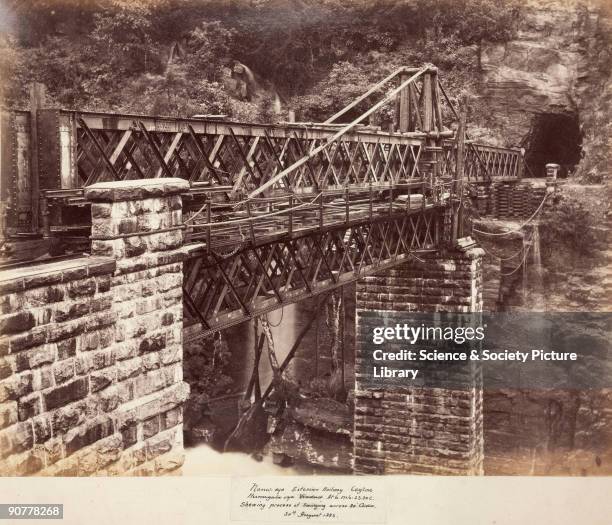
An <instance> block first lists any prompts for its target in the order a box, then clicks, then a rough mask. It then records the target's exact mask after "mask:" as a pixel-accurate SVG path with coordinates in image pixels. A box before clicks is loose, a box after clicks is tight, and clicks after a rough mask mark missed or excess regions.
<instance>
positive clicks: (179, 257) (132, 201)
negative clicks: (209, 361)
mask: <svg viewBox="0 0 612 525" xmlns="http://www.w3.org/2000/svg"><path fill="white" fill-rule="evenodd" d="M187 189H188V183H187V182H185V181H184V180H182V179H148V180H139V181H122V182H112V183H99V184H95V185H93V186H90V187H89V188H87V189H86V190H85V197H86V198H87V199H88V200H89V201H91V202H92V206H91V213H92V255H98V256H104V257H112V258H114V259H115V260H116V269H115V272H114V275H113V276H112V278H111V295H112V310H113V313H114V315H115V346H114V359H115V363H116V364H115V370H114V374H116V375H115V376H112V379H113V381H116V383H117V384H116V387H117V389H118V390H117V393H118V395H119V396H125V397H121V401H122V403H121V404H120V405H119V406H118V408H117V409H116V410H115V412H114V414H113V419H114V425H115V429H116V431H117V432H119V433H121V435H122V438H123V448H124V450H123V452H122V455H121V461H120V462H119V463H118V464H117V465H115V466H114V467H115V468H116V469H117V471H118V473H119V474H124V473H126V474H135V475H151V474H161V473H164V472H169V471H172V470H175V469H176V468H178V467H180V466H181V465H182V463H183V460H184V454H183V430H182V404H183V402H184V401H185V400H186V398H187V396H188V394H189V385H188V384H187V383H185V382H184V381H183V340H182V337H183V289H182V286H183V263H182V261H183V252H182V245H183V230H182V201H181V196H180V193H181V192H184V191H185V190H187Z"/></svg>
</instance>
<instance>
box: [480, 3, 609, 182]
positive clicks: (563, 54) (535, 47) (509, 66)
mask: <svg viewBox="0 0 612 525" xmlns="http://www.w3.org/2000/svg"><path fill="white" fill-rule="evenodd" d="M522 15H523V16H522V19H521V22H520V24H519V27H518V30H517V35H516V38H515V39H514V40H511V41H509V42H506V43H501V44H490V45H484V46H483V48H482V51H481V68H482V88H483V97H484V101H485V104H486V105H487V107H488V108H489V109H490V114H491V115H494V118H495V121H494V122H490V123H489V124H490V126H491V127H493V128H497V129H499V130H500V131H501V132H502V134H503V136H505V137H506V140H507V143H508V144H509V145H519V144H521V143H522V142H523V139H524V138H525V136H526V134H527V133H528V132H529V130H530V128H531V126H532V123H533V122H534V120H533V118H534V116H535V115H538V114H542V113H553V114H559V113H565V114H572V115H577V116H578V120H579V124H580V128H581V132H582V135H583V144H582V149H583V158H582V160H581V162H580V172H581V174H584V173H586V172H590V171H593V170H594V171H595V172H597V173H599V174H602V173H603V172H605V171H606V169H607V161H608V160H609V159H608V158H607V151H606V149H607V150H609V149H610V148H609V143H607V141H608V140H609V139H608V138H607V137H609V136H610V133H609V131H610V128H609V126H610V124H609V122H610V120H611V119H610V111H611V110H610V101H611V100H612V83H611V81H610V72H611V70H612V51H611V47H610V41H609V35H610V33H611V28H612V23H611V19H612V17H611V16H610V9H606V8H605V4H604V3H601V2H600V3H594V2H591V3H589V4H586V3H583V2H574V1H565V2H563V1H560V0H559V1H550V2H547V1H546V0H539V1H537V2H529V3H527V4H526V6H525V7H524V9H523V12H522ZM606 131H607V133H606ZM606 146H607V148H606Z"/></svg>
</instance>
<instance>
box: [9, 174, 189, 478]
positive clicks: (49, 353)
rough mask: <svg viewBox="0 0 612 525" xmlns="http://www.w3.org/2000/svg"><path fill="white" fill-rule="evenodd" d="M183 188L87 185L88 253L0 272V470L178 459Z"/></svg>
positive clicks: (139, 466)
mask: <svg viewBox="0 0 612 525" xmlns="http://www.w3.org/2000/svg"><path fill="white" fill-rule="evenodd" d="M187 187H188V185H187V183H186V182H185V181H183V180H180V179H157V180H146V181H126V182H112V183H100V184H95V185H93V186H90V187H88V188H87V189H86V190H85V197H86V198H87V199H88V200H89V201H91V203H92V204H91V213H92V246H91V247H92V250H91V251H92V254H91V256H90V257H75V258H72V259H69V260H64V261H60V262H52V263H41V264H32V265H28V266H25V267H20V268H19V269H16V270H9V271H4V272H0V474H3V475H29V474H34V475H64V476H74V475H80V476H85V475H154V474H162V473H167V472H175V471H177V469H178V468H179V467H180V466H181V464H182V462H183V460H184V453H183V441H182V440H183V438H182V405H183V403H184V401H185V399H186V398H187V395H188V393H189V387H188V385H187V383H185V382H184V381H183V363H182V356H183V353H182V328H183V317H182V279H183V276H182V260H183V253H182V244H183V231H182V226H181V224H182V217H181V213H182V211H181V209H182V203H181V196H180V193H181V192H182V191H184V190H186V189H187Z"/></svg>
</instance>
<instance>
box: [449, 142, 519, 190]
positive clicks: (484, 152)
mask: <svg viewBox="0 0 612 525" xmlns="http://www.w3.org/2000/svg"><path fill="white" fill-rule="evenodd" d="M521 162H522V157H521V154H520V151H519V150H504V149H501V148H492V147H487V146H483V145H480V144H472V143H468V144H467V147H466V148H465V154H464V161H463V168H464V177H465V180H467V181H468V182H476V181H486V180H488V179H489V178H492V177H504V178H510V177H518V175H519V172H520V166H521ZM456 165H457V149H456V147H455V146H454V145H451V144H449V143H447V144H445V145H444V148H443V151H442V152H441V154H440V157H439V166H440V174H441V175H443V176H449V177H450V176H452V175H453V174H454V173H456Z"/></svg>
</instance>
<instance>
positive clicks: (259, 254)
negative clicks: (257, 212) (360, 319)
mask: <svg viewBox="0 0 612 525" xmlns="http://www.w3.org/2000/svg"><path fill="white" fill-rule="evenodd" d="M400 207H401V208H402V209H400ZM403 208H404V205H393V204H391V205H390V206H387V205H385V204H382V205H381V204H378V205H375V206H374V205H373V206H372V207H371V211H370V209H365V210H359V211H357V210H353V211H352V212H349V213H348V214H347V215H346V216H345V215H344V212H340V213H338V214H336V215H335V216H334V215H333V214H329V215H326V216H325V219H324V221H325V222H324V223H323V225H321V226H319V225H316V224H313V225H312V226H310V227H308V226H305V225H304V224H305V223H302V227H301V228H299V230H301V231H298V232H297V233H295V234H292V233H289V232H287V231H286V232H282V233H279V232H278V231H276V230H270V233H271V237H268V238H265V237H263V236H261V237H260V236H258V237H256V238H255V240H249V241H248V242H246V243H244V244H242V245H241V246H240V247H238V248H237V249H235V250H232V251H231V252H230V253H225V254H223V253H219V252H217V251H215V250H214V249H213V250H209V249H208V247H207V246H206V245H201V246H195V247H194V248H193V249H191V250H190V251H189V254H188V257H187V260H186V261H185V263H184V275H185V281H184V295H185V306H186V308H185V312H186V314H187V317H188V318H189V319H190V320H192V321H194V322H196V323H200V324H201V326H202V328H203V329H204V331H205V332H208V331H210V330H217V329H220V328H224V327H226V326H230V325H233V324H236V323H238V322H241V321H243V320H245V319H248V318H251V317H253V316H257V315H260V314H263V313H265V312H268V311H271V310H274V309H276V308H279V307H281V306H283V305H286V304H289V303H293V302H297V301H300V300H302V299H305V298H307V297H310V296H313V295H316V294H319V293H322V292H324V291H327V290H330V289H333V288H336V287H338V286H342V285H344V284H347V283H350V282H353V281H355V280H357V279H359V278H360V277H363V276H364V275H368V274H371V273H373V272H376V271H380V270H382V269H384V268H388V267H392V266H395V265H397V264H400V263H401V262H405V261H407V260H409V259H410V257H411V256H412V255H414V254H416V253H419V252H422V251H431V250H435V248H436V247H437V246H438V245H439V242H440V239H439V236H440V233H441V225H442V221H443V220H444V216H443V214H444V207H442V206H433V205H429V206H427V207H426V208H425V207H423V208H421V207H419V208H417V209H403ZM346 217H348V220H346ZM300 222H301V219H300Z"/></svg>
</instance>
